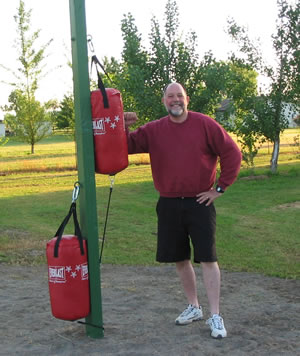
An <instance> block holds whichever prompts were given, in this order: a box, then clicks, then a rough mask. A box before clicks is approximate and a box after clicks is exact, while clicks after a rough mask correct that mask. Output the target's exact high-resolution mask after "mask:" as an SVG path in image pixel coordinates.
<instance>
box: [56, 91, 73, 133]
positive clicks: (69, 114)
mask: <svg viewBox="0 0 300 356" xmlns="http://www.w3.org/2000/svg"><path fill="white" fill-rule="evenodd" d="M55 123H56V126H57V128H58V129H64V128H68V129H71V131H72V132H73V133H74V131H75V112H74V98H73V95H72V94H70V95H67V94H65V95H64V97H63V99H62V101H61V102H60V104H59V110H58V111H57V112H56V115H55Z"/></svg>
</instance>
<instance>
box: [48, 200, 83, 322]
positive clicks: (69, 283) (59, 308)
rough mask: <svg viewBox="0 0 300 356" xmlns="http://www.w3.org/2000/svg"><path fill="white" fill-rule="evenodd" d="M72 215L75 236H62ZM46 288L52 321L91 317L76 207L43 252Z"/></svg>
mask: <svg viewBox="0 0 300 356" xmlns="http://www.w3.org/2000/svg"><path fill="white" fill-rule="evenodd" d="M71 215H73V218H74V225H75V233H74V235H63V230H64V228H65V226H66V225H67V223H68V221H69V219H70V217H71ZM46 255H47V263H48V284H49V294H50V303H51V310H52V314H53V316H54V317H56V318H58V319H63V320H76V319H80V318H84V317H86V316H87V315H89V313H90V292H89V274H88V260H87V241H86V240H84V239H83V238H82V235H81V231H80V227H79V224H78V220H77V214H76V204H75V203H72V204H71V208H70V211H69V213H68V215H67V216H66V217H65V219H64V221H63V222H62V224H61V225H60V227H59V228H58V230H57V232H56V234H55V237H54V238H53V239H51V240H50V241H48V243H47V248H46Z"/></svg>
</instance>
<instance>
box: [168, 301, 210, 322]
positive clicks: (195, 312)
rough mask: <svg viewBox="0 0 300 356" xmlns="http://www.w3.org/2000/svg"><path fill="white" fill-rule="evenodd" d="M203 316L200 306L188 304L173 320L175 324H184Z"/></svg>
mask: <svg viewBox="0 0 300 356" xmlns="http://www.w3.org/2000/svg"><path fill="white" fill-rule="evenodd" d="M202 318H203V313H202V308H201V307H200V306H199V308H197V307H195V306H194V305H192V304H189V305H188V307H187V308H186V309H185V310H184V311H183V312H182V313H181V314H180V315H179V317H178V318H177V319H176V320H175V324H176V325H186V324H190V323H192V322H193V321H196V320H201V319H202Z"/></svg>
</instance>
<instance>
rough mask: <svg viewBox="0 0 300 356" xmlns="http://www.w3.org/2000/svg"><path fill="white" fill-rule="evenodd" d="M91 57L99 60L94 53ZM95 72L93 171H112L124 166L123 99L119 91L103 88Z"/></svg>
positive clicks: (96, 60)
mask: <svg viewBox="0 0 300 356" xmlns="http://www.w3.org/2000/svg"><path fill="white" fill-rule="evenodd" d="M92 61H93V62H92V63H95V64H96V65H97V64H100V63H99V61H98V59H97V57H96V56H93V58H92ZM96 68H97V67H96ZM97 74H98V88H99V89H98V90H94V91H92V92H91V106H92V120H93V133H94V151H95V171H96V172H97V173H101V174H110V175H114V174H116V173H118V172H120V171H122V170H123V169H125V168H126V167H127V166H128V147H127V136H126V132H125V123H124V112H123V102H122V97H121V93H120V92H119V91H118V90H117V89H112V88H106V89H105V88H104V85H103V82H102V80H101V77H100V74H99V72H98V70H97Z"/></svg>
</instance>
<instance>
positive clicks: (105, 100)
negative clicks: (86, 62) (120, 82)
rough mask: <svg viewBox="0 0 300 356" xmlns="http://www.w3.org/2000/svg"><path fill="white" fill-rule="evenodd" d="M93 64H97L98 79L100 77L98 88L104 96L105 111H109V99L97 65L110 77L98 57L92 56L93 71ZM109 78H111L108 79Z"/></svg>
mask: <svg viewBox="0 0 300 356" xmlns="http://www.w3.org/2000/svg"><path fill="white" fill-rule="evenodd" d="M93 64H95V67H96V71H97V77H98V88H99V89H100V91H101V94H102V97H103V106H104V108H105V109H108V108H109V103H108V97H107V93H106V90H105V87H104V84H103V81H102V79H101V76H100V73H99V70H98V67H97V65H99V66H100V67H101V69H102V70H103V71H104V73H105V74H106V75H107V76H108V74H107V73H106V71H105V69H104V67H103V65H102V64H101V63H100V62H99V60H98V58H97V56H96V55H93V56H92V62H91V69H92V67H93ZM108 78H109V77H108Z"/></svg>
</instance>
